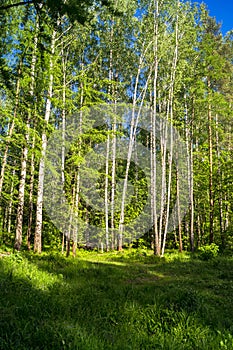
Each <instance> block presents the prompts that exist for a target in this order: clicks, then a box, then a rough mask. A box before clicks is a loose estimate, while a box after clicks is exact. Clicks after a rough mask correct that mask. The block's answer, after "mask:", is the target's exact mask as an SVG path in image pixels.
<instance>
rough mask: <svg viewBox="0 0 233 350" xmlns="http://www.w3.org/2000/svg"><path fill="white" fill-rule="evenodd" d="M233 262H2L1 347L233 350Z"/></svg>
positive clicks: (139, 255) (81, 258)
mask: <svg viewBox="0 0 233 350" xmlns="http://www.w3.org/2000/svg"><path fill="white" fill-rule="evenodd" d="M232 282H233V259H232V258H223V257H218V258H215V259H212V260H209V261H201V260H199V259H198V258H192V257H190V256H189V255H188V254H182V255H178V254H175V253H170V254H167V255H166V257H165V258H161V259H159V258H156V257H154V256H153V255H151V254H150V253H148V252H145V251H140V250H130V251H125V252H122V253H105V254H99V253H95V252H82V253H81V252H80V253H79V254H78V256H77V258H75V259H74V258H72V257H71V258H69V259H66V258H64V257H62V256H61V255H59V254H44V255H43V254H42V255H41V256H34V255H31V254H29V253H21V254H17V255H10V256H6V257H3V258H1V259H0V349H4V350H7V349H17V350H29V349H35V350H37V349H38V350H42V349H48V350H52V349H54V350H60V349H78V350H89V349H90V350H95V349H98V350H101V349H103V350H107V349H109V350H110V349H113V350H114V349H119V350H127V349H129V350H132V349H138V350H139V349H140V350H143V349H145V350H148V349H168V350H172V349H174V350H181V349H184V350H188V349H190V350H194V349H195V350H198V349H200V350H205V349H213V350H216V349H227V350H228V349H229V350H232V349H233V304H232V300H233V283H232Z"/></svg>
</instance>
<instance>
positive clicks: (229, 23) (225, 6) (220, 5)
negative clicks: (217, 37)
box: [192, 0, 233, 34]
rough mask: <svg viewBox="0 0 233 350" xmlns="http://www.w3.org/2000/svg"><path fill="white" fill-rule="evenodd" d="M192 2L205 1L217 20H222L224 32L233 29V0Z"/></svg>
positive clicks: (210, 12)
mask: <svg viewBox="0 0 233 350" xmlns="http://www.w3.org/2000/svg"><path fill="white" fill-rule="evenodd" d="M192 2H199V3H202V2H204V3H205V4H206V5H207V7H208V9H209V14H210V16H212V17H215V18H216V20H217V22H222V33H223V34H226V32H228V31H229V30H231V29H233V0H204V1H201V0H192Z"/></svg>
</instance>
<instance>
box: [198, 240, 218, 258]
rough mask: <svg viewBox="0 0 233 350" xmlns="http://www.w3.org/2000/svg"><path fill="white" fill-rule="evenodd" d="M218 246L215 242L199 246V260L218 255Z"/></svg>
mask: <svg viewBox="0 0 233 350" xmlns="http://www.w3.org/2000/svg"><path fill="white" fill-rule="evenodd" d="M218 252H219V247H218V246H217V245H216V244H215V243H211V244H209V245H205V246H204V247H200V248H199V258H200V259H201V260H205V261H206V260H210V259H213V258H216V257H217V256H218Z"/></svg>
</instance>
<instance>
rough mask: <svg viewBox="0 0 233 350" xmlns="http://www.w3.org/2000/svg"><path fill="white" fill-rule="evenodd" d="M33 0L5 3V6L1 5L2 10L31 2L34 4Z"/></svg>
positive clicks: (0, 9)
mask: <svg viewBox="0 0 233 350" xmlns="http://www.w3.org/2000/svg"><path fill="white" fill-rule="evenodd" d="M33 2H34V1H33V0H28V1H26V2H25V1H20V2H17V3H15V4H8V5H3V6H0V11H2V10H7V9H9V8H12V7H17V6H21V5H29V4H33Z"/></svg>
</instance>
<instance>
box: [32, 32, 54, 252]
mask: <svg viewBox="0 0 233 350" xmlns="http://www.w3.org/2000/svg"><path fill="white" fill-rule="evenodd" d="M55 38H56V31H55V30H53V33H52V40H51V55H50V63H49V72H50V73H49V86H48V93H47V99H46V106H45V117H44V121H45V123H46V124H48V122H49V118H50V113H51V98H52V95H53V60H54V58H53V55H54V53H55ZM46 148H47V136H46V131H45V130H43V132H42V151H41V159H40V164H39V175H38V190H37V203H36V229H35V238H34V252H37V253H41V249H42V224H43V216H42V209H43V190H44V171H45V152H46Z"/></svg>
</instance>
